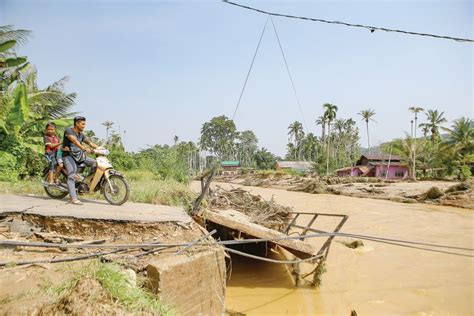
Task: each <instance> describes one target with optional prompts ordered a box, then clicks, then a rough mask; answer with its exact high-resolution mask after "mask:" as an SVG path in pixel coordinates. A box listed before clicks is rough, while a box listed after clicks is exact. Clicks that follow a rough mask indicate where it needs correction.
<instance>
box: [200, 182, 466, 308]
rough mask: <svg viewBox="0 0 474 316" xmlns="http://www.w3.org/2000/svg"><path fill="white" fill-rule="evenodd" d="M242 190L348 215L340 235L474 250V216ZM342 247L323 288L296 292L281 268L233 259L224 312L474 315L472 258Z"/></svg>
mask: <svg viewBox="0 0 474 316" xmlns="http://www.w3.org/2000/svg"><path fill="white" fill-rule="evenodd" d="M219 185H220V186H222V187H224V188H230V187H231V186H230V185H228V184H222V183H220V184H219ZM232 187H238V186H237V185H232ZM192 188H193V189H195V190H199V184H198V183H197V182H195V183H193V184H192ZM242 188H243V189H245V190H248V191H250V192H251V193H252V194H259V195H261V196H262V197H263V198H265V199H270V198H271V197H272V196H273V197H274V199H275V200H276V202H278V203H280V204H283V205H286V206H291V207H293V208H294V210H295V211H300V212H324V213H336V214H347V215H349V220H348V221H347V222H346V224H345V225H344V227H343V229H342V232H346V233H355V234H365V235H373V236H379V237H387V238H395V239H405V240H415V241H421V242H427V243H435V244H444V245H454V246H460V247H466V248H471V249H472V248H474V213H473V212H472V211H470V210H467V209H459V208H453V207H445V206H431V205H427V204H403V203H396V202H391V201H384V200H374V199H361V198H353V197H345V196H336V195H327V194H317V195H316V194H307V193H301V192H290V191H285V190H278V189H265V188H258V187H242ZM325 225H329V223H326V222H324V221H322V222H319V223H318V221H316V223H315V225H313V227H316V228H320V229H328V228H329V227H325ZM338 241H352V240H351V239H348V238H336V239H335V241H334V242H333V244H332V246H331V250H330V253H329V257H328V260H327V265H326V268H327V272H326V273H324V274H323V277H322V282H323V283H322V285H321V286H320V287H319V288H318V289H311V288H295V287H294V286H293V284H292V281H291V279H290V278H289V277H288V276H287V274H286V272H285V268H284V267H283V266H281V265H276V264H272V263H264V262H258V261H254V260H249V259H243V258H239V257H234V258H233V267H232V275H231V278H230V280H229V281H228V286H227V294H226V308H227V309H228V310H231V311H233V312H238V313H243V314H246V315H350V314H351V311H352V310H355V311H356V312H357V314H358V315H420V316H421V315H473V314H474V258H472V257H471V258H470V257H461V256H454V255H448V254H443V253H438V252H428V251H421V250H416V249H409V248H403V247H397V246H392V245H388V244H381V243H375V242H371V241H364V244H365V246H364V247H362V248H359V249H350V248H347V247H345V246H344V245H343V244H341V243H340V242H338ZM314 242H316V241H314ZM463 253H465V254H470V255H473V254H474V252H469V251H467V252H466V251H464V252H463Z"/></svg>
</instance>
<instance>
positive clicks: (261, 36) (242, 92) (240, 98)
mask: <svg viewBox="0 0 474 316" xmlns="http://www.w3.org/2000/svg"><path fill="white" fill-rule="evenodd" d="M269 18H270V16H267V20H266V21H265V25H264V26H263V30H262V34H260V39H259V40H258V44H257V48H256V49H255V53H254V54H253V58H252V62H251V63H250V68H249V71H248V72H247V77H245V81H244V85H243V87H242V91H241V92H240V96H239V100H238V101H237V105H236V106H235V110H234V114H232V120H234V118H235V114H236V113H237V109H238V108H239V106H240V101H241V100H242V96H243V95H244V91H245V87H246V86H247V81H248V80H249V76H250V72H251V71H252V67H253V63H254V62H255V57H257V52H258V48H259V47H260V43H261V42H262V38H263V34H265V29H266V28H267V24H268V19H269Z"/></svg>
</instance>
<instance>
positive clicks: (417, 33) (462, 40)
mask: <svg viewBox="0 0 474 316" xmlns="http://www.w3.org/2000/svg"><path fill="white" fill-rule="evenodd" d="M222 2H224V3H227V4H231V5H234V6H237V7H240V8H243V9H247V10H251V11H255V12H259V13H263V14H268V15H272V16H279V17H284V18H290V19H299V20H307V21H313V22H321V23H328V24H339V25H344V26H349V27H358V28H364V29H367V30H369V31H370V32H371V33H373V32H374V31H384V32H394V33H401V34H406V35H418V36H427V37H433V38H437V39H447V40H453V41H456V42H468V43H474V40H473V39H469V38H459V37H451V36H444V35H436V34H430V33H419V32H411V31H404V30H397V29H389V28H385V27H377V26H370V25H363V24H352V23H347V22H342V21H329V20H324V19H316V18H308V17H304V16H296V15H289V14H281V13H274V12H269V11H265V10H260V9H257V8H253V7H249V6H245V5H241V4H238V3H235V2H231V1H228V0H222Z"/></svg>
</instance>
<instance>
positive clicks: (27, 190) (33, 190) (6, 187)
mask: <svg viewBox="0 0 474 316" xmlns="http://www.w3.org/2000/svg"><path fill="white" fill-rule="evenodd" d="M0 193H8V194H34V195H46V193H45V192H44V189H43V186H42V185H41V182H40V181H39V180H36V181H33V180H21V181H20V180H18V181H14V182H6V181H0Z"/></svg>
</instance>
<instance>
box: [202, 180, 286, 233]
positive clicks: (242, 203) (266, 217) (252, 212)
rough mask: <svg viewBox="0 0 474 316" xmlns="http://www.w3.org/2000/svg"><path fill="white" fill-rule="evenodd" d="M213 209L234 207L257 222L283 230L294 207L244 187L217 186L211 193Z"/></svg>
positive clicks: (210, 201) (210, 204) (211, 206)
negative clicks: (266, 198) (267, 198)
mask: <svg viewBox="0 0 474 316" xmlns="http://www.w3.org/2000/svg"><path fill="white" fill-rule="evenodd" d="M209 207H210V208H211V209H234V210H237V211H239V212H241V213H244V214H245V215H247V216H249V217H250V219H251V221H252V222H253V223H255V224H259V225H262V226H264V227H267V228H270V229H275V230H278V231H283V230H284V229H285V228H286V227H287V226H288V224H289V222H290V219H291V212H292V209H291V208H290V207H286V206H283V205H279V204H277V203H275V201H274V200H273V198H272V199H271V200H270V201H265V200H264V199H263V198H262V197H261V196H259V195H252V194H250V193H249V192H247V191H245V190H242V189H232V190H225V189H223V188H222V187H219V186H217V187H216V189H214V190H212V191H211V192H210V195H209Z"/></svg>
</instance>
